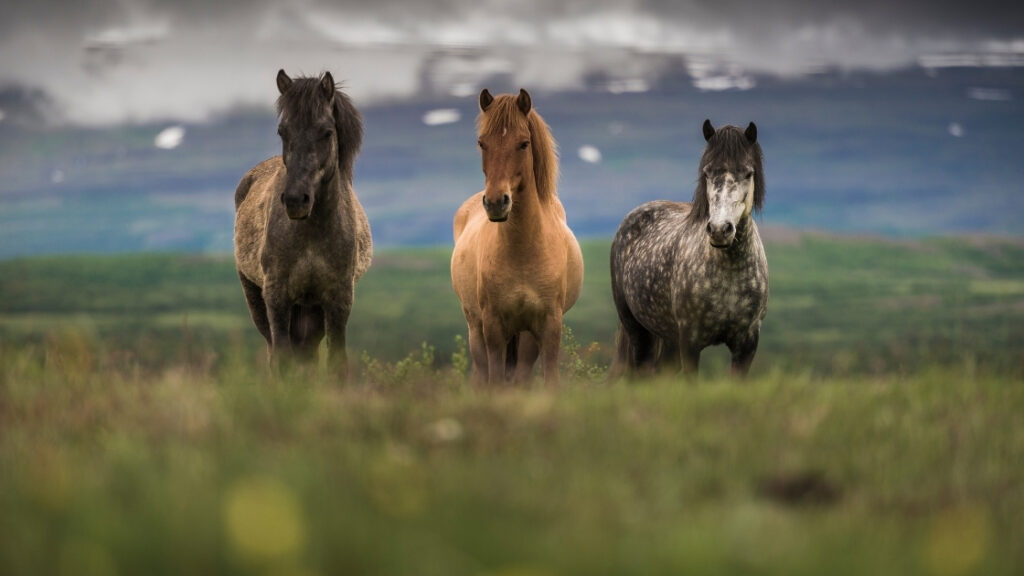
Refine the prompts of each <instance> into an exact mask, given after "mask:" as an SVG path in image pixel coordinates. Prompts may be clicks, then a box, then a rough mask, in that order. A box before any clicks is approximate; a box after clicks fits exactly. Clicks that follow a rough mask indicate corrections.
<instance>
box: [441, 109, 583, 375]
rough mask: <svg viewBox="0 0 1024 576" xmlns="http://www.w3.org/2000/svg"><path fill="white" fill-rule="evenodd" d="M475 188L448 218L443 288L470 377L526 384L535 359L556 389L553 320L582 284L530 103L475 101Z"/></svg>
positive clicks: (552, 161) (542, 128)
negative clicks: (465, 342)
mask: <svg viewBox="0 0 1024 576" xmlns="http://www.w3.org/2000/svg"><path fill="white" fill-rule="evenodd" d="M477 129H478V144H479V146H480V154H481V156H482V157H483V171H484V177H485V181H486V183H485V187H484V190H483V191H482V192H479V193H477V194H474V195H473V196H471V197H470V198H469V199H468V200H466V201H465V202H464V203H463V204H462V206H461V207H460V208H459V209H458V211H457V212H456V213H455V221H454V224H453V232H454V236H455V251H454V253H453V254H452V286H453V287H454V288H455V293H456V294H458V296H459V300H460V301H461V302H462V312H463V314H465V316H466V324H467V326H468V329H469V350H470V354H471V355H472V357H473V379H474V381H476V382H478V383H479V382H482V381H483V380H484V379H485V378H486V379H487V381H488V382H489V383H491V384H496V383H499V382H502V381H504V380H505V379H506V377H508V376H509V375H510V374H508V373H507V372H506V367H507V368H508V369H509V371H510V372H511V371H512V370H513V369H514V373H515V377H516V379H517V380H520V381H528V380H529V379H530V377H531V375H532V373H533V365H534V363H535V362H536V361H537V357H538V356H539V355H543V364H542V365H543V367H544V380H545V382H547V383H548V384H557V383H558V351H559V346H560V344H561V339H562V315H563V314H564V313H565V312H566V311H567V310H569V308H571V307H572V305H573V304H574V303H575V302H576V299H577V298H578V297H579V295H580V287H581V285H582V284H583V254H582V253H581V252H580V245H579V243H578V242H576V237H575V236H573V234H572V231H571V230H570V229H569V226H568V225H567V224H566V221H565V209H564V208H562V203H561V202H560V201H559V200H558V196H557V189H556V183H557V180H558V155H557V152H556V150H557V145H556V143H555V140H554V138H552V137H551V132H550V130H549V129H548V126H547V124H545V123H544V119H543V118H541V117H540V114H538V113H537V112H536V111H535V110H533V109H532V103H531V99H530V95H529V94H528V93H527V92H526V90H520V91H519V95H518V96H515V95H512V94H502V95H500V96H498V97H494V96H491V93H490V92H488V91H487V90H486V89H485V90H484V91H482V92H481V93H480V115H479V116H478V117H477Z"/></svg>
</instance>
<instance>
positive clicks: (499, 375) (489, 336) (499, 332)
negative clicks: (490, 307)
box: [482, 316, 508, 386]
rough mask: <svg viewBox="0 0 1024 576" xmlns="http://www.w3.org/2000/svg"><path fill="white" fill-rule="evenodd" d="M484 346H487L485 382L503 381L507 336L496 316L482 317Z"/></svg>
mask: <svg viewBox="0 0 1024 576" xmlns="http://www.w3.org/2000/svg"><path fill="white" fill-rule="evenodd" d="M482 324H483V334H484V346H485V347H486V348H487V383H488V384H490V385H491V386H496V385H499V384H501V383H502V382H504V381H505V354H506V351H507V346H508V338H507V337H506V336H505V330H504V327H503V326H502V325H501V320H500V319H499V318H497V317H494V316H492V317H491V318H488V317H487V316H485V317H484V319H483V322H482Z"/></svg>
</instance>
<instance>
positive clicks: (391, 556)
mask: <svg viewBox="0 0 1024 576" xmlns="http://www.w3.org/2000/svg"><path fill="white" fill-rule="evenodd" d="M606 253H607V244H606V243H600V242H595V243H588V244H587V246H586V258H587V263H588V265H589V268H588V276H587V286H586V289H585V291H584V294H583V296H582V297H581V300H580V302H579V304H578V306H577V308H576V309H574V311H573V312H572V313H571V314H570V315H569V316H568V317H567V319H566V323H567V325H568V326H570V327H571V328H572V330H573V334H574V337H573V338H571V339H568V340H567V342H566V346H565V349H564V354H563V355H564V356H565V362H564V364H565V366H564V368H565V371H566V378H565V383H564V384H563V386H562V387H560V388H558V389H553V390H552V389H545V388H544V387H542V386H539V385H538V386H535V387H534V388H531V389H507V390H479V389H474V388H472V387H470V386H469V385H468V384H467V383H466V381H465V377H464V375H463V374H462V373H461V372H460V371H459V370H458V368H462V367H463V366H464V362H465V359H464V352H463V350H462V349H461V348H460V345H459V344H458V343H457V342H456V340H455V337H456V335H458V334H461V333H463V332H464V326H463V324H462V321H461V318H460V316H459V310H458V303H457V301H455V298H454V296H453V295H452V293H451V291H450V287H449V286H448V280H447V253H446V251H444V250H417V251H401V252H389V253H382V254H380V255H379V256H378V258H377V260H376V262H375V264H374V267H373V268H372V269H371V272H370V273H368V275H367V277H366V278H365V279H364V281H363V283H361V284H360V287H359V291H358V293H357V304H356V311H355V312H354V314H353V318H352V323H351V324H350V341H351V342H352V346H351V348H352V354H351V355H352V357H359V356H362V357H363V361H362V362H361V363H360V365H358V366H357V367H356V368H355V370H356V373H357V375H356V378H355V380H356V381H355V382H354V383H352V384H350V385H348V386H344V387H339V386H337V385H335V384H333V383H331V382H330V381H329V380H327V379H325V378H324V375H323V374H322V373H320V372H318V371H316V370H313V371H310V372H309V373H307V374H299V375H294V376H293V377H292V378H291V379H288V380H285V381H275V380H273V379H270V378H269V377H268V376H267V374H266V371H265V370H264V369H263V368H262V365H261V358H262V355H263V353H264V351H263V345H262V344H261V341H260V339H259V337H258V335H256V332H255V329H253V328H252V327H251V326H250V325H249V320H248V318H247V316H246V311H245V308H244V304H243V302H242V297H241V290H240V289H239V287H238V286H237V281H236V280H235V278H234V272H233V267H232V264H231V262H230V261H229V260H227V259H224V258H220V257H197V256H181V255H138V256H136V255H131V256H119V257H85V256H82V257H77V256H76V257H61V258H44V259H31V260H15V261H8V262H0V535H2V537H0V574H44V573H45V574H50V573H52V574H65V573H67V574H163V573H167V574H171V573H174V574H180V573H197V574H207V573H226V574H227V573H233V574H252V573H256V574H445V575H450V574H486V575H504V576H512V575H519V576H523V575H537V576H541V575H557V574H680V573H695V574H934V575H940V576H941V575H958V574H1018V573H1020V572H1021V570H1022V569H1024V546H1021V542H1024V419H1022V418H1021V414H1024V353H1022V352H1024V321H1022V320H1024V244H1022V243H1021V242H1020V241H1017V240H978V239H967V238H951V239H936V240H925V241H915V242H894V241H888V240H874V239H848V238H847V239H841V238H834V237H827V236H821V235H802V236H801V235H779V236H776V237H774V239H773V240H771V241H770V242H769V244H768V255H769V260H770V263H771V266H772V299H771V302H770V304H769V315H768V318H767V319H766V321H765V325H764V331H763V333H762V346H761V349H760V351H759V355H758V359H757V360H756V361H755V364H754V370H753V372H752V376H753V377H752V378H751V379H750V380H749V381H747V382H743V383H737V382H732V381H728V380H723V379H721V375H722V373H723V372H724V370H723V368H724V364H725V353H724V351H722V350H715V351H708V352H705V357H706V366H702V368H706V370H704V372H705V374H704V376H703V377H702V379H701V382H699V383H698V384H696V385H694V384H685V383H681V382H678V381H676V380H675V379H674V378H671V377H666V378H664V379H662V380H658V381H654V382H646V383H641V384H627V383H621V382H620V383H613V384H609V383H606V382H603V380H602V379H601V376H602V374H603V368H604V366H605V363H606V362H607V349H608V347H609V346H610V344H611V339H612V334H613V331H614V328H615V323H614V311H613V310H612V309H611V307H610V300H609V299H608V298H607V293H608V288H607V270H606V267H605V265H604V263H605V261H606V260H605V258H606ZM591 342H595V343H596V344H594V345H592V344H591ZM424 343H425V346H424ZM363 351H365V354H362V352H363Z"/></svg>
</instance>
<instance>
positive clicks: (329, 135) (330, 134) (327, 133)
mask: <svg viewBox="0 0 1024 576" xmlns="http://www.w3.org/2000/svg"><path fill="white" fill-rule="evenodd" d="M331 136H334V132H331V131H330V130H324V133H323V134H321V135H320V138H322V139H323V140H327V139H328V138H330V137H331Z"/></svg>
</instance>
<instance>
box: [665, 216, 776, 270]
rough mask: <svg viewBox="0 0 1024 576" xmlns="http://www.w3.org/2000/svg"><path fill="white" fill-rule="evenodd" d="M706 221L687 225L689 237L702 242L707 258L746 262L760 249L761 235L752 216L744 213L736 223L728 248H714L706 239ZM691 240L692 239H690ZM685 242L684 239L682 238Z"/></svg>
mask: <svg viewBox="0 0 1024 576" xmlns="http://www.w3.org/2000/svg"><path fill="white" fill-rule="evenodd" d="M706 225H707V221H706V220H705V221H704V222H702V223H700V224H697V225H693V226H690V227H689V234H688V236H690V237H696V238H697V240H698V241H700V242H703V245H704V255H705V257H706V258H707V259H709V260H719V261H723V262H733V263H736V262H741V263H742V262H746V261H747V260H749V258H750V257H751V256H756V255H757V254H758V252H759V250H761V248H759V246H760V245H761V237H760V235H759V234H758V231H757V224H755V223H754V216H753V215H752V214H746V215H745V216H743V218H741V219H740V221H739V222H738V223H737V225H736V237H735V238H734V239H733V242H732V244H731V245H730V246H729V247H728V248H715V247H713V246H712V245H711V243H710V242H708V240H707V232H705V231H704V227H705V226H706ZM691 241H692V240H691ZM684 242H685V240H684Z"/></svg>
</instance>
